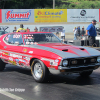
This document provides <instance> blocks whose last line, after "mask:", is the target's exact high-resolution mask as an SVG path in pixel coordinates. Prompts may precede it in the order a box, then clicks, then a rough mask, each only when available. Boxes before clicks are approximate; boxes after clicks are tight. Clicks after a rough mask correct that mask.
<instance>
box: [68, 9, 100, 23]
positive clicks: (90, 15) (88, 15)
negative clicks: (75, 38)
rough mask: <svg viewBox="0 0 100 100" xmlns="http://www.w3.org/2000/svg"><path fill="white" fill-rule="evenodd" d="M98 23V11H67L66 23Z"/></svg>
mask: <svg viewBox="0 0 100 100" xmlns="http://www.w3.org/2000/svg"><path fill="white" fill-rule="evenodd" d="M93 19H95V20H96V21H97V22H99V9H67V22H91V21H92V20H93Z"/></svg>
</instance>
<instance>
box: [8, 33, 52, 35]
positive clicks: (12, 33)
mask: <svg viewBox="0 0 100 100" xmlns="http://www.w3.org/2000/svg"><path fill="white" fill-rule="evenodd" d="M16 33H18V34H22V35H23V34H36V33H51V32H13V33H9V34H16Z"/></svg>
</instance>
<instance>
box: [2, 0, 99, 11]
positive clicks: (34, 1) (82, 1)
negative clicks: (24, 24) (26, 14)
mask: <svg viewBox="0 0 100 100" xmlns="http://www.w3.org/2000/svg"><path fill="white" fill-rule="evenodd" d="M52 8H53V0H0V9H52ZM55 9H100V0H55Z"/></svg>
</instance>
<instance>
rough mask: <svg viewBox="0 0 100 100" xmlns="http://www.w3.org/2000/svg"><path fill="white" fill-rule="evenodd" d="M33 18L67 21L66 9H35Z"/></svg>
mask: <svg viewBox="0 0 100 100" xmlns="http://www.w3.org/2000/svg"><path fill="white" fill-rule="evenodd" d="M34 13H35V14H34V15H35V16H34V20H35V22H36V23H38V22H67V9H35V10H34Z"/></svg>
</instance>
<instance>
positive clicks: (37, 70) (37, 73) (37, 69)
mask: <svg viewBox="0 0 100 100" xmlns="http://www.w3.org/2000/svg"><path fill="white" fill-rule="evenodd" d="M34 75H35V76H36V77H37V78H41V77H42V75H43V70H42V65H41V64H40V63H36V64H35V65H34Z"/></svg>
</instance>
